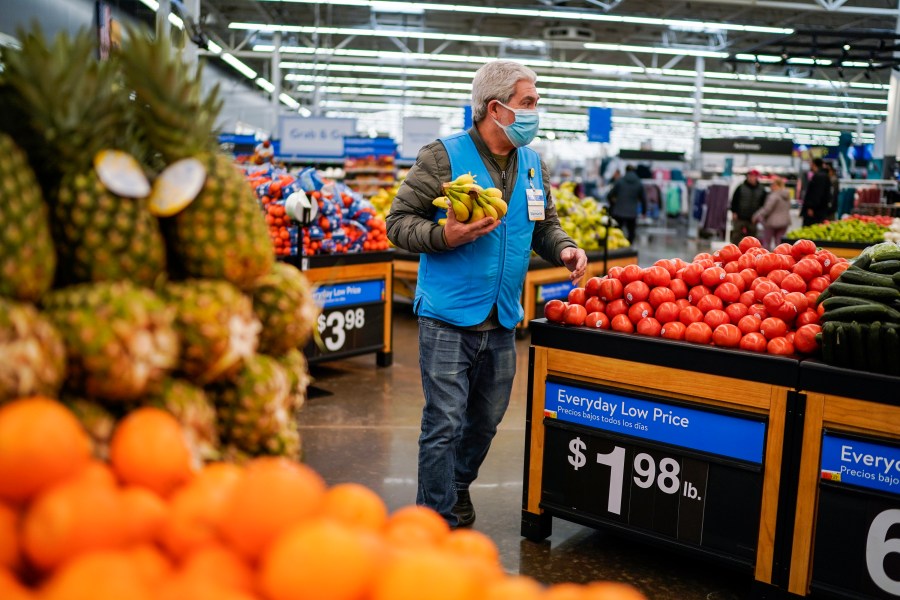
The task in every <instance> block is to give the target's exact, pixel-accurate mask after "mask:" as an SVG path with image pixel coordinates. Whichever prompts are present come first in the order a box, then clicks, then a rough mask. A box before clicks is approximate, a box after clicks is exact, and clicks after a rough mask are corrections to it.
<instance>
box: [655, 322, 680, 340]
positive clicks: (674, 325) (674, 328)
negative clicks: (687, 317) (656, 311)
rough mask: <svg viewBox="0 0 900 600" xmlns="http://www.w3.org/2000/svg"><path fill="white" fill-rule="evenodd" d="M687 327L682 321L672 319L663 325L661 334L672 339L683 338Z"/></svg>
mask: <svg viewBox="0 0 900 600" xmlns="http://www.w3.org/2000/svg"><path fill="white" fill-rule="evenodd" d="M685 329H687V326H685V324H684V323H682V322H681V321H672V322H671V323H666V324H665V325H663V326H662V329H661V330H660V332H659V335H661V336H662V337H664V338H668V339H670V340H683V339H684V331H685Z"/></svg>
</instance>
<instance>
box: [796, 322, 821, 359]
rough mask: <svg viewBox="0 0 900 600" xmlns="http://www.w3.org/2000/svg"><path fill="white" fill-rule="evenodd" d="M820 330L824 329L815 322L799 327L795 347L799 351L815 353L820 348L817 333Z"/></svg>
mask: <svg viewBox="0 0 900 600" xmlns="http://www.w3.org/2000/svg"><path fill="white" fill-rule="evenodd" d="M820 331H822V328H821V327H820V326H818V325H814V324H809V325H803V326H802V327H799V328H798V329H797V333H795V334H794V348H796V349H797V352H802V353H803V354H815V352H816V350H818V349H819V342H817V341H816V334H817V333H819V332H820Z"/></svg>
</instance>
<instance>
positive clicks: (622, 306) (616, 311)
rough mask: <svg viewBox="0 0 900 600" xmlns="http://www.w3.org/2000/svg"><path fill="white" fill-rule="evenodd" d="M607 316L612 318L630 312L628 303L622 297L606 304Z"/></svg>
mask: <svg viewBox="0 0 900 600" xmlns="http://www.w3.org/2000/svg"><path fill="white" fill-rule="evenodd" d="M605 312H606V316H607V317H609V318H610V319H612V318H613V317H615V316H616V315H624V314H625V313H627V312H628V303H627V302H625V300H623V299H622V298H619V299H618V300H613V301H612V302H610V303H609V304H607V305H606V311H605Z"/></svg>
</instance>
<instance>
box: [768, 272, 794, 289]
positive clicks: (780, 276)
mask: <svg viewBox="0 0 900 600" xmlns="http://www.w3.org/2000/svg"><path fill="white" fill-rule="evenodd" d="M790 274H791V272H790V271H785V270H784V269H775V270H774V271H771V272H770V273H769V275H768V277H769V281H772V282H773V283H775V284H776V285H778V286H779V287H781V282H782V281H784V278H785V277H787V276H788V275H790Z"/></svg>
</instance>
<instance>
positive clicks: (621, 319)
mask: <svg viewBox="0 0 900 600" xmlns="http://www.w3.org/2000/svg"><path fill="white" fill-rule="evenodd" d="M610 327H612V330H613V331H621V332H622V333H634V323H632V322H631V319H629V318H628V315H616V316H614V317H613V318H612V321H611V322H610Z"/></svg>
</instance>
